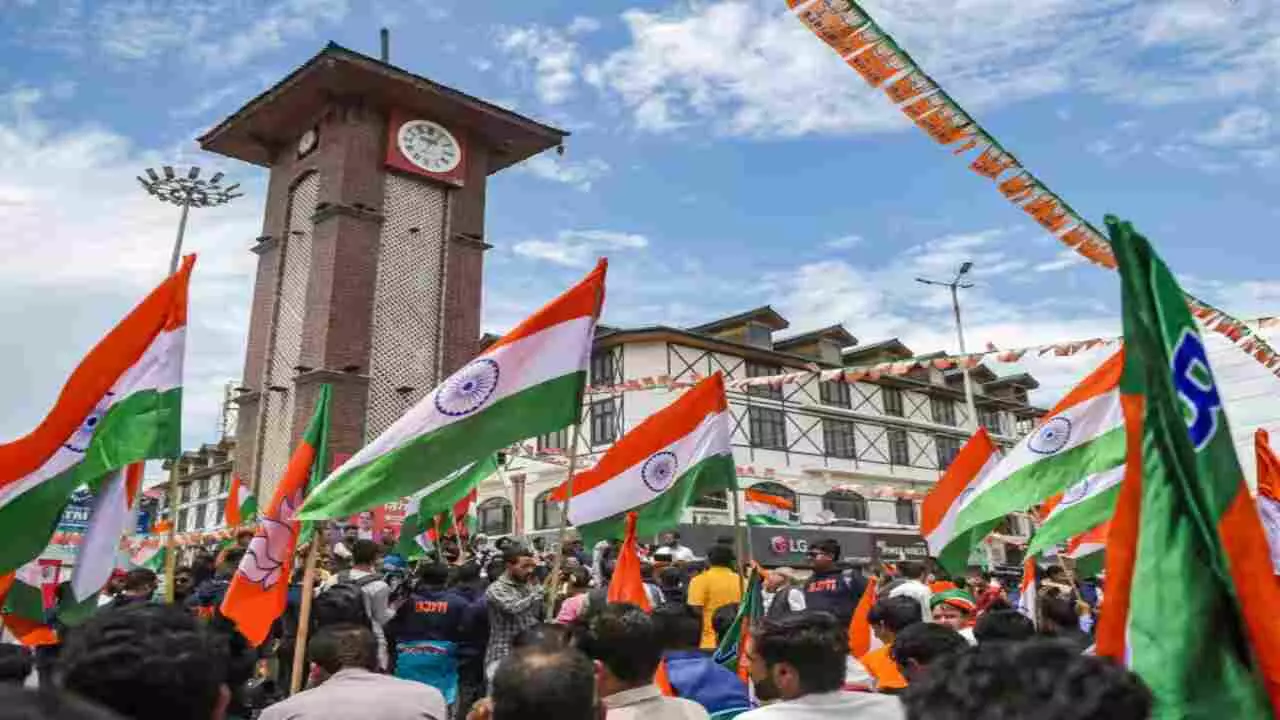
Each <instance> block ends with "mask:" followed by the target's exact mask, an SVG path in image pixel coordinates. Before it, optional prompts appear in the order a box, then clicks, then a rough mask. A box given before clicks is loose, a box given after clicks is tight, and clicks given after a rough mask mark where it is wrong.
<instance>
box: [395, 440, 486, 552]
mask: <svg viewBox="0 0 1280 720" xmlns="http://www.w3.org/2000/svg"><path fill="white" fill-rule="evenodd" d="M497 470H498V458H497V456H496V455H490V456H488V457H487V458H485V459H483V460H481V461H479V462H474V463H471V464H470V465H468V466H466V467H464V468H462V469H461V470H457V471H455V472H452V473H450V474H449V475H448V476H447V477H445V478H442V479H440V480H437V481H435V482H433V483H431V484H430V485H428V486H426V487H424V488H422V489H421V490H419V491H418V492H416V493H414V494H413V495H410V496H409V497H408V498H407V499H406V500H405V510H404V524H402V525H401V526H400V539H399V541H398V542H397V543H396V552H397V553H398V554H400V555H402V556H404V557H417V556H419V555H421V554H422V552H421V551H422V550H429V549H430V548H431V547H433V545H434V543H435V542H436V541H438V540H439V537H438V535H439V534H440V533H445V534H447V533H448V531H449V530H450V529H451V528H452V529H453V530H454V531H455V532H458V531H459V530H463V529H465V530H467V531H468V532H469V531H470V528H469V527H467V523H468V518H469V517H471V509H472V507H473V506H474V505H475V501H476V488H477V486H478V485H479V484H480V483H481V482H482V481H483V480H484V479H485V478H487V477H489V476H490V475H492V474H493V473H495V472H497ZM461 536H462V533H459V538H460V539H461Z"/></svg>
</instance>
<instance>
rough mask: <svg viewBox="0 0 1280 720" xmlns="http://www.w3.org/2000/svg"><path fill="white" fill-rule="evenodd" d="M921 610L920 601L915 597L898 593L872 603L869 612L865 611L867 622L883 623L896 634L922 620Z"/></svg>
mask: <svg viewBox="0 0 1280 720" xmlns="http://www.w3.org/2000/svg"><path fill="white" fill-rule="evenodd" d="M922 612H923V611H922V610H921V609H920V603H919V602H918V601H917V600H916V599H915V598H909V597H905V596H902V595H899V596H898V597H891V598H885V599H884V600H881V601H879V602H877V603H876V604H875V605H872V606H871V610H870V612H868V613H867V622H869V623H871V624H872V625H884V626H885V627H886V628H888V629H889V631H890V632H892V633H895V634H896V633H900V632H902V631H903V630H906V629H907V628H909V627H911V626H912V625H915V624H916V623H919V622H922V618H923V616H922V615H921V613H922Z"/></svg>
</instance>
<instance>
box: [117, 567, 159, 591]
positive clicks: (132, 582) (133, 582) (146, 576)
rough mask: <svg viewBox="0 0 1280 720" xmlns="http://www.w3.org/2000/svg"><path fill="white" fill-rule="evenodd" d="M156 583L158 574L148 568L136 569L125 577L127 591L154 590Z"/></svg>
mask: <svg viewBox="0 0 1280 720" xmlns="http://www.w3.org/2000/svg"><path fill="white" fill-rule="evenodd" d="M156 582H157V579H156V574H155V573H154V572H152V571H151V570H148V569H146V568H134V569H132V570H130V571H129V572H127V573H125V575H124V589H125V590H134V591H136V590H146V589H148V588H152V589H154V588H155V586H156Z"/></svg>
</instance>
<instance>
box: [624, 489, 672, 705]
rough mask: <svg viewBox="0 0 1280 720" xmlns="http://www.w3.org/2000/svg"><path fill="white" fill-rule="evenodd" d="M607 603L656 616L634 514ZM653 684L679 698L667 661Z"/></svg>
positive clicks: (629, 521) (629, 524) (630, 520)
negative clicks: (647, 589) (646, 583)
mask: <svg viewBox="0 0 1280 720" xmlns="http://www.w3.org/2000/svg"><path fill="white" fill-rule="evenodd" d="M608 599H609V602H611V603H631V604H632V605H635V606H637V607H639V608H640V609H641V610H644V611H645V612H653V604H652V603H650V602H649V593H647V592H645V590H644V579H643V578H641V577H640V552H639V551H638V550H637V549H636V514H635V513H634V512H629V513H627V534H626V536H625V538H624V539H623V541H622V549H621V550H620V551H619V552H618V564H617V565H616V566H614V568H613V578H612V579H610V580H609V595H608ZM653 683H654V684H655V685H657V686H658V688H659V689H660V690H662V694H663V695H667V696H674V695H675V694H676V693H675V690H673V689H672V688H671V681H670V680H668V679H667V661H666V660H663V661H662V662H660V663H658V672H657V673H655V674H654V676H653Z"/></svg>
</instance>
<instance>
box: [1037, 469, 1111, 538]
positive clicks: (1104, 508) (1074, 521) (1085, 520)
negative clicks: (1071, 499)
mask: <svg viewBox="0 0 1280 720" xmlns="http://www.w3.org/2000/svg"><path fill="white" fill-rule="evenodd" d="M1119 495H1120V484H1119V483H1117V484H1116V485H1113V486H1112V487H1110V488H1108V489H1107V490H1105V491H1103V492H1100V493H1098V494H1096V495H1094V496H1092V497H1089V498H1086V499H1084V500H1081V501H1080V503H1079V504H1078V505H1075V506H1073V507H1071V508H1070V509H1069V510H1065V511H1063V512H1061V513H1058V514H1057V515H1055V516H1052V517H1050V518H1049V519H1048V520H1046V521H1045V523H1044V525H1041V526H1040V527H1039V528H1038V529H1037V530H1036V533H1035V536H1034V537H1032V538H1031V542H1030V544H1028V545H1027V550H1026V554H1027V555H1039V554H1040V553H1042V552H1044V551H1045V550H1048V549H1049V548H1051V547H1053V546H1054V545H1058V544H1060V543H1065V542H1067V541H1068V540H1070V539H1071V538H1073V537H1075V536H1077V535H1079V534H1081V533H1083V532H1087V531H1089V530H1092V529H1093V528H1095V527H1097V526H1098V525H1101V524H1102V523H1104V522H1106V521H1107V520H1108V519H1110V518H1111V514H1112V513H1113V512H1115V509H1116V498H1117V497H1118V496H1119Z"/></svg>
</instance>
